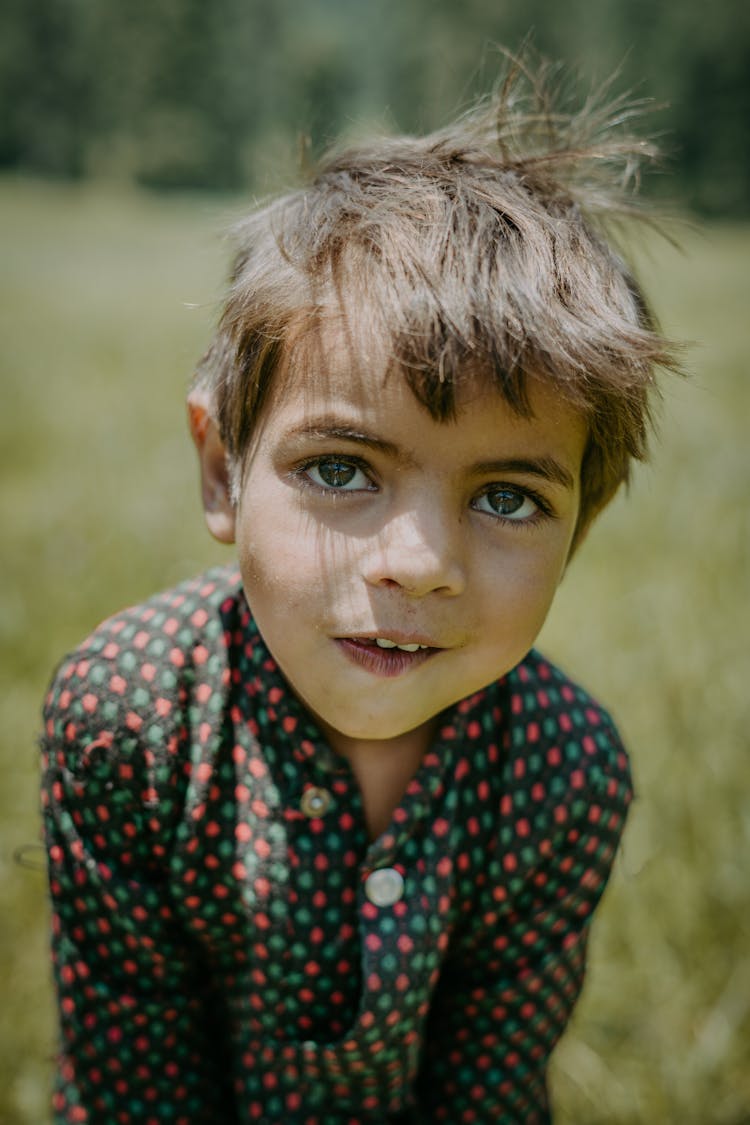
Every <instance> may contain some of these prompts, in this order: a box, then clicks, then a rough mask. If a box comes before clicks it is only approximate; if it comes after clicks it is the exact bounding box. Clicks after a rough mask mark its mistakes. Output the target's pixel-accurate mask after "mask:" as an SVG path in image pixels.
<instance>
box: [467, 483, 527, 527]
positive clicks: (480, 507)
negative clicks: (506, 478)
mask: <svg viewBox="0 0 750 1125" xmlns="http://www.w3.org/2000/svg"><path fill="white" fill-rule="evenodd" d="M473 506H474V507H475V508H476V510H477V511H479V512H489V513H490V514H491V515H493V516H501V517H502V518H503V519H507V520H517V521H519V522H522V521H523V520H527V519H531V517H532V516H534V515H535V514H536V513H537V512H538V511H539V507H540V506H539V504H538V503H537V502H536V501H535V500H533V499H532V498H531V496H529V495H528V493H526V492H521V491H520V490H519V489H517V488H508V487H507V485H503V486H498V487H494V486H493V487H491V488H488V489H487V491H486V492H483V493H482V495H481V496H478V497H477V499H476V500H475V502H474V505H473Z"/></svg>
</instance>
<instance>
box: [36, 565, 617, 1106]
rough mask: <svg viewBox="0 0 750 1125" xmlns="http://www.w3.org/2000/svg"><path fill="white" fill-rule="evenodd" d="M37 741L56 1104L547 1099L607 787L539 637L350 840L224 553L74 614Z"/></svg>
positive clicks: (606, 832)
mask: <svg viewBox="0 0 750 1125" xmlns="http://www.w3.org/2000/svg"><path fill="white" fill-rule="evenodd" d="M290 627H293V624H292V623H290ZM42 742H43V751H44V767H43V812H44V819H45V833H46V843H47V850H48V856H49V880H50V892H51V898H52V904H53V922H52V947H53V963H54V972H55V977H56V985H57V991H58V998H59V1013H60V1023H61V1042H60V1053H59V1058H58V1067H57V1078H56V1085H55V1092H54V1095H53V1105H54V1113H55V1121H56V1122H66V1123H72V1122H88V1123H90V1125H115V1123H116V1125H131V1123H138V1125H201V1123H206V1125H239V1123H242V1125H245V1123H249V1122H263V1123H264V1125H282V1123H283V1125H360V1123H362V1125H366V1123H370V1125H375V1123H383V1125H384V1123H396V1122H398V1123H400V1125H417V1123H422V1125H425V1123H438V1122H448V1123H450V1125H459V1123H464V1122H467V1123H469V1122H471V1123H476V1125H484V1123H487V1122H506V1123H513V1122H523V1123H524V1125H534V1123H544V1122H548V1121H549V1120H550V1109H549V1104H548V1096H547V1088H546V1079H545V1075H546V1069H547V1063H548V1059H549V1056H550V1052H551V1050H552V1048H553V1046H554V1045H555V1043H556V1042H557V1040H558V1038H559V1036H560V1034H561V1033H562V1031H563V1029H564V1027H565V1025H566V1023H567V1021H568V1019H569V1017H570V1013H571V1010H572V1008H573V1005H574V1003H575V1001H576V998H577V996H578V994H579V991H580V988H581V985H582V980H583V973H584V961H585V949H586V940H587V936H588V932H589V927H590V922H591V917H592V913H593V911H594V908H595V906H596V904H597V902H598V900H599V898H600V895H601V893H602V890H603V888H604V885H605V883H606V881H607V878H608V874H609V871H610V868H611V864H612V861H613V857H614V854H615V851H616V848H617V844H618V839H619V837H620V833H621V830H622V828H623V824H624V820H625V816H626V810H627V806H628V803H629V801H630V798H631V785H630V777H629V771H628V762H627V758H626V755H625V752H624V750H623V748H622V745H621V742H620V739H619V737H618V735H617V732H616V730H615V728H614V726H613V724H612V722H611V720H610V719H609V717H608V716H607V714H606V713H605V712H604V711H603V710H602V709H601V708H600V707H599V706H598V705H597V704H596V703H595V702H594V701H593V700H592V699H591V698H590V697H589V696H588V695H587V694H586V693H585V692H584V691H583V690H582V689H581V688H579V687H577V686H575V685H574V684H573V683H571V682H570V680H568V679H567V678H566V677H565V676H564V675H563V674H562V673H561V672H560V671H559V670H558V669H556V668H555V667H554V666H553V665H552V664H550V663H549V662H548V661H546V660H545V659H544V658H543V657H541V656H540V655H539V654H538V653H536V652H534V651H532V652H531V653H529V655H528V656H527V657H526V658H525V659H524V660H523V661H522V662H521V663H520V664H519V665H518V666H517V667H516V668H514V669H513V670H512V671H511V672H510V673H508V674H507V675H505V676H503V677H502V678H500V679H498V681H497V682H495V683H492V684H491V685H490V686H489V687H487V688H486V689H485V690H483V691H480V692H478V693H477V694H476V695H474V696H472V697H471V698H468V699H465V700H463V701H462V702H460V703H458V704H457V705H456V706H455V707H454V708H452V709H450V710H449V711H448V712H445V713H444V714H442V715H441V716H440V724H439V731H438V734H437V736H436V738H435V740H434V743H433V744H432V746H431V747H430V749H429V750H428V752H427V753H426V755H425V757H424V759H423V761H422V763H421V765H420V767H419V769H418V771H417V773H416V774H415V776H414V777H413V779H412V780H411V782H410V783H409V785H408V787H407V789H406V791H405V793H404V795H403V798H402V800H401V802H400V804H399V805H398V807H397V808H396V809H395V810H394V813H393V817H392V821H391V824H390V826H389V827H388V829H387V830H386V831H385V832H383V833H382V835H380V836H379V837H378V838H377V839H376V840H374V841H372V840H370V839H369V838H368V834H367V830H366V826H365V819H364V815H363V808H362V800H361V796H360V792H359V789H358V786H357V783H356V781H355V779H354V776H353V774H352V772H351V770H350V768H349V765H348V763H347V762H346V761H345V760H344V759H343V758H341V757H339V756H338V755H337V754H336V753H335V752H334V751H333V750H332V749H331V747H330V746H329V745H328V744H327V743H326V742H325V740H324V739H323V737H322V735H321V733H320V732H319V730H318V729H317V728H316V726H315V724H314V722H313V720H312V718H311V717H310V716H309V715H308V714H307V712H306V711H305V709H304V707H303V706H302V705H301V703H300V702H299V701H298V700H297V699H296V697H295V695H294V694H293V692H292V691H291V689H290V688H289V686H288V684H287V683H286V681H285V680H284V678H283V676H282V674H281V673H280V671H279V669H278V667H277V666H276V664H275V662H274V660H273V658H272V657H271V655H270V653H269V651H268V649H267V648H266V647H265V645H264V643H263V640H262V638H261V637H260V635H259V633H258V631H257V629H256V627H255V625H254V622H253V619H252V615H251V612H250V609H249V607H248V604H247V601H246V599H245V596H244V593H243V590H242V587H241V583H240V578H239V574H237V573H236V572H235V571H234V570H232V569H226V568H218V569H215V570H212V571H209V572H208V573H206V574H205V575H203V576H201V577H199V578H197V579H195V580H192V581H189V582H186V583H183V584H182V585H180V586H177V587H176V588H175V589H173V590H171V591H169V592H167V593H165V594H161V595H159V596H156V597H154V598H151V599H150V600H148V601H147V602H145V603H144V604H143V605H141V606H138V607H135V608H132V609H129V610H126V611H125V612H123V613H121V614H119V615H117V616H115V617H113V618H111V619H110V620H108V621H106V622H105V623H104V624H103V625H102V626H100V627H99V628H98V629H97V630H96V631H95V632H94V633H93V635H92V636H91V637H90V638H89V639H88V640H87V641H86V642H85V643H84V644H83V645H82V646H81V647H80V648H79V649H78V650H77V651H76V652H75V653H73V655H72V656H70V657H68V658H67V659H66V660H65V661H64V662H63V664H62V665H61V667H60V669H59V671H58V673H57V675H56V677H55V679H54V681H53V684H52V687H51V690H50V693H49V695H48V698H47V701H46V705H45V716H44V732H43V739H42Z"/></svg>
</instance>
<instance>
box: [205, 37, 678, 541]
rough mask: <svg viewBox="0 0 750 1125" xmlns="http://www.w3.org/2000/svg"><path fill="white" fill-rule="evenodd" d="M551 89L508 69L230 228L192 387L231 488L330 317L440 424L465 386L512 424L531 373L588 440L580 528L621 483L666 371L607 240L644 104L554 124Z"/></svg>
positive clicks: (633, 161)
mask: <svg viewBox="0 0 750 1125" xmlns="http://www.w3.org/2000/svg"><path fill="white" fill-rule="evenodd" d="M557 86H558V83H557V81H556V72H555V69H554V68H552V67H550V66H549V65H548V64H544V63H542V64H540V65H539V66H538V67H537V69H536V71H535V72H534V71H532V70H531V69H530V67H529V66H528V61H527V57H524V58H521V59H516V58H509V62H508V66H507V73H506V75H505V79H504V81H503V82H502V83H501V84H500V85H499V87H498V89H497V91H496V92H495V93H494V94H493V95H492V96H491V97H489V98H487V99H486V100H485V101H483V102H482V103H480V104H479V105H478V106H477V107H476V108H475V109H473V110H471V111H470V112H469V113H468V114H466V115H464V116H463V117H461V118H460V119H459V120H458V121H457V122H456V123H455V124H453V125H451V126H449V127H448V128H446V129H442V130H440V131H438V132H435V133H432V134H430V135H428V136H423V137H411V136H403V137H396V138H392V139H384V140H379V141H377V142H375V143H374V144H371V145H370V146H369V147H358V148H350V149H348V150H346V151H343V152H333V153H332V154H329V155H328V156H327V157H325V158H324V159H323V160H322V161H321V162H320V164H319V165H318V167H317V169H316V171H315V172H314V176H313V178H312V180H311V182H310V184H309V186H306V187H303V188H301V189H300V190H298V191H295V192H293V193H291V194H288V195H285V196H283V197H281V198H279V199H277V200H275V201H274V202H271V203H270V204H267V205H266V206H263V207H262V208H260V209H258V210H256V211H255V212H254V213H253V214H251V215H250V217H248V218H247V219H245V220H244V221H243V222H241V223H240V224H239V225H238V226H237V228H236V232H235V233H236V239H237V253H236V258H235V262H234V268H233V272H232V277H231V288H230V291H229V295H228V299H227V302H226V306H225V308H224V312H223V315H222V317H221V320H220V323H219V327H218V330H217V333H216V335H215V337H214V340H213V343H212V345H211V347H210V349H209V351H208V353H207V354H206V356H205V357H204V358H203V360H202V361H201V364H200V365H199V368H198V372H197V377H196V381H197V384H198V385H199V386H203V387H205V388H206V389H207V390H208V392H209V394H210V397H211V401H212V409H213V411H214V413H215V417H216V420H217V422H218V425H219V429H220V433H221V436H222V439H223V441H224V443H225V446H226V449H227V453H228V457H229V461H230V466H231V467H232V468H233V471H234V473H235V487H236V484H237V479H236V474H238V473H241V466H242V462H243V456H244V454H245V452H246V450H247V447H248V443H249V441H250V439H251V436H252V433H253V428H254V425H255V423H256V421H257V419H258V417H259V415H260V412H261V410H262V408H263V405H264V403H265V401H266V400H267V397H268V394H269V391H270V390H271V388H272V387H274V388H276V384H277V381H278V377H279V372H280V370H283V369H286V370H289V367H290V365H291V367H292V369H295V365H296V364H298V363H301V362H304V345H305V342H306V341H309V340H310V338H311V333H312V334H313V336H315V335H316V334H318V330H319V329H320V328H321V326H322V325H323V324H324V323H325V322H326V321H327V320H329V319H331V318H333V319H334V320H335V321H336V322H337V323H338V324H339V325H343V327H344V333H343V339H344V340H345V341H348V344H349V346H350V347H351V348H352V353H353V355H355V356H357V355H360V356H361V355H363V354H367V350H368V348H370V347H372V346H373V344H374V343H375V342H377V346H378V347H379V348H380V349H381V352H380V354H381V355H383V354H385V366H386V368H387V370H388V373H389V376H390V375H392V374H393V373H394V372H400V373H402V374H403V376H404V377H405V378H406V380H407V381H408V384H409V386H410V388H411V389H412V391H413V393H414V394H415V395H416V397H417V398H418V400H419V401H420V402H421V403H423V404H424V406H425V407H426V408H427V409H428V410H429V411H430V413H431V415H432V416H433V417H434V418H436V419H439V420H444V419H449V418H450V417H451V416H452V415H453V413H454V411H455V393H456V388H457V386H458V384H459V382H460V380H461V379H462V378H466V377H467V376H469V375H477V374H479V375H480V376H482V377H483V378H486V379H487V380H489V381H490V382H491V383H492V385H494V386H495V387H497V388H498V389H499V390H500V391H501V393H502V394H503V395H504V396H505V398H506V400H507V401H508V403H509V404H510V405H511V406H512V407H513V409H514V410H516V411H517V412H518V413H519V414H522V415H523V414H528V411H529V407H528V394H527V389H528V380H529V379H534V378H538V379H542V380H544V382H545V383H546V384H547V385H551V386H552V387H554V388H556V389H557V390H558V391H559V393H560V395H561V397H562V398H563V399H565V400H567V401H568V402H569V403H571V404H572V405H573V406H575V407H577V408H578V409H580V410H581V411H582V412H583V413H584V415H585V417H586V419H587V422H588V427H589V439H588V445H587V448H586V452H585V457H584V463H583V470H582V492H581V514H580V518H579V532H580V531H581V530H583V529H584V528H585V527H586V526H587V524H588V523H589V521H590V520H591V518H592V517H593V516H594V515H595V514H596V513H597V512H598V511H599V510H600V509H601V508H602V507H604V505H605V504H606V503H607V502H608V501H609V500H610V499H611V498H612V496H613V495H614V493H615V491H616V490H617V488H618V487H619V485H620V484H621V483H622V482H623V481H626V480H627V479H628V476H629V467H630V463H631V461H632V459H633V458H637V459H643V458H644V457H645V455H646V440H647V433H648V429H649V423H650V420H651V415H650V409H649V398H650V397H651V392H652V391H653V389H654V386H653V385H654V375H653V372H654V367H655V366H656V365H664V366H670V367H674V366H675V361H674V355H675V350H674V348H673V346H672V345H671V344H670V343H669V342H668V341H666V340H665V339H664V338H663V337H662V336H661V335H660V334H659V333H658V332H657V330H656V326H655V320H654V317H653V315H652V313H651V310H650V308H649V306H648V303H647V301H646V299H645V297H644V295H643V293H642V291H641V289H640V288H639V286H638V284H637V282H636V281H635V279H634V277H633V275H632V273H631V271H630V269H629V267H628V266H627V265H626V264H625V262H624V260H623V258H622V257H621V255H620V253H619V251H618V250H617V249H616V240H615V239H614V237H613V227H614V226H616V224H617V222H618V221H619V220H621V219H622V217H623V216H625V215H628V214H634V213H635V214H638V213H640V207H637V206H636V204H635V203H634V201H633V199H632V187H633V185H634V184H636V183H637V171H638V168H639V165H640V163H641V162H642V161H643V159H644V158H646V159H650V158H653V157H654V155H655V153H654V150H653V148H652V147H651V145H650V144H648V143H647V142H645V141H644V140H642V139H639V138H637V137H636V138H634V137H633V136H632V135H630V134H629V133H628V131H627V125H628V122H629V119H630V118H631V117H632V116H633V115H634V114H635V113H637V112H638V110H639V108H640V107H639V106H638V104H637V103H632V102H629V101H627V100H626V99H624V98H618V99H615V100H611V101H609V102H607V101H606V100H605V99H603V98H602V97H598V98H590V99H589V100H588V102H587V104H585V105H584V107H583V108H582V109H579V110H577V111H573V112H566V111H565V109H564V107H563V108H561V107H560V104H559V101H557V102H556V98H557V97H558V95H559V90H558V89H557ZM339 336H341V334H339ZM300 345H301V346H300ZM363 345H364V348H363ZM383 348H384V349H385V352H384V353H383V351H382V349H383ZM282 361H283V362H282Z"/></svg>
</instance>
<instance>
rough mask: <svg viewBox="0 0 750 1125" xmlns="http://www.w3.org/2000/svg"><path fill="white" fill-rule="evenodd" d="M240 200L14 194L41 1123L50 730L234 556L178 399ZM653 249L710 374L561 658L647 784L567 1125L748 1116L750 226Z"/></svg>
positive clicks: (665, 445)
mask: <svg viewBox="0 0 750 1125" xmlns="http://www.w3.org/2000/svg"><path fill="white" fill-rule="evenodd" d="M229 216H231V208H230V206H229V204H227V203H226V202H225V201H217V200H211V199H208V200H206V199H203V198H192V199H191V198H178V199H174V198H173V199H164V198H158V199H156V198H150V197H144V196H137V195H128V194H117V193H114V192H111V191H110V192H104V191H102V190H99V191H94V190H92V189H90V188H85V187H83V188H64V187H59V186H58V187H53V186H49V185H44V184H37V183H29V182H19V181H13V180H6V181H0V237H1V245H2V256H1V257H0V287H1V294H0V341H1V343H0V347H1V349H2V352H1V359H2V367H1V372H2V374H1V376H0V377H1V378H2V390H3V409H2V411H0V434H1V436H2V445H1V446H0V456H2V461H3V473H4V479H3V488H2V493H1V494H0V505H2V507H1V509H0V511H1V513H2V527H3V540H4V545H3V552H2V562H3V581H2V586H0V629H1V630H2V639H3V651H2V679H3V691H2V697H1V704H0V705H1V706H2V720H1V722H0V732H1V735H0V737H1V739H2V742H1V744H0V755H1V757H0V761H1V763H2V771H3V778H4V784H3V786H2V788H1V789H0V832H1V836H0V986H1V988H2V1002H1V1003H0V1121H2V1122H3V1125H44V1122H46V1121H47V1120H48V1118H47V1110H46V1105H47V1091H48V1084H49V1076H50V1065H49V1059H50V1056H51V1054H52V1051H53V1050H54V1026H53V1012H52V1003H51V995H50V986H49V971H48V962H47V952H46V940H47V939H46V924H47V920H46V902H45V885H44V877H43V875H42V873H41V871H40V870H39V862H40V856H39V853H38V851H35V850H34V848H33V847H31V848H29V849H28V850H26V851H25V852H24V865H19V864H18V863H17V862H14V858H13V857H14V851H15V850H16V849H18V848H19V847H20V846H22V845H26V844H31V845H33V844H34V842H35V841H36V840H37V839H38V819H37V811H36V805H37V796H36V791H37V761H36V747H35V737H36V732H37V727H38V717H37V716H38V707H39V702H40V699H41V696H42V694H43V691H44V687H45V684H46V681H47V679H48V677H49V674H50V672H51V669H52V667H53V664H54V663H55V662H56V661H57V659H58V658H59V657H60V656H61V655H62V653H63V652H64V651H65V650H66V649H68V648H70V647H72V646H73V645H74V644H76V643H77V642H78V641H79V640H80V639H81V638H82V636H83V635H84V634H85V633H86V632H87V631H88V630H89V629H90V628H91V627H92V626H93V625H94V624H96V622H97V621H99V620H100V619H101V618H102V617H104V616H105V615H107V614H109V613H110V612H112V611H114V610H115V609H117V608H119V607H121V606H123V605H125V604H127V603H131V602H134V601H136V600H137V599H139V598H141V597H143V596H145V595H147V594H148V593H151V592H153V591H154V590H156V589H158V588H160V587H163V586H166V585H169V584H170V583H172V582H174V581H176V580H177V579H179V578H180V577H183V576H186V575H188V574H190V573H192V572H194V571H196V570H198V569H199V568H201V567H202V566H204V565H206V564H208V563H210V562H214V561H217V560H223V559H225V558H228V556H227V555H225V554H224V552H223V551H222V550H221V549H220V548H219V547H218V546H215V545H212V544H211V542H210V540H209V539H208V536H207V534H206V533H205V532H204V531H203V528H202V522H201V517H200V514H199V506H198V488H197V476H196V472H195V469H194V466H193V463H192V455H191V451H190V448H189V445H188V441H187V439H186V437H185V433H184V430H185V427H184V424H183V407H182V397H183V393H184V387H185V383H186V380H187V378H188V376H189V374H190V371H191V365H192V364H193V362H194V361H195V359H196V357H197V356H198V355H199V354H200V352H201V349H202V346H203V344H204V343H205V341H206V339H207V336H208V331H209V326H210V323H211V320H212V315H213V310H214V302H215V298H216V296H217V293H218V291H219V288H220V282H221V277H222V274H223V270H224V260H223V251H222V247H221V245H220V242H219V238H218V235H219V233H220V231H221V230H222V229H223V227H224V225H225V223H226V220H227V218H228V217H229ZM683 243H684V247H685V250H684V253H683V254H680V253H678V252H676V251H675V250H673V249H672V248H670V247H669V246H668V245H667V244H666V243H664V242H660V241H655V242H654V244H653V245H651V246H650V247H648V248H645V247H644V248H642V249H641V251H640V253H639V258H640V260H641V263H642V268H641V272H642V274H643V277H644V279H645V281H646V284H647V288H648V289H649V291H650V292H651V293H652V295H653V296H654V298H655V300H656V304H657V306H658V308H659V310H660V312H661V315H662V320H663V323H664V327H665V328H666V330H667V331H668V332H670V333H672V334H673V335H676V336H678V337H689V338H691V339H692V340H694V341H696V346H695V347H694V348H693V349H692V350H691V351H690V352H689V355H688V367H689V369H690V371H691V373H692V378H691V379H689V380H687V381H684V382H683V381H681V380H678V379H675V378H670V379H668V380H667V381H666V382H665V388H664V389H665V405H664V411H663V420H662V425H661V429H662V440H661V443H660V445H659V447H658V449H657V451H656V453H655V457H654V461H653V465H652V467H650V468H649V469H646V470H643V471H640V472H639V473H638V474H637V478H636V481H635V483H634V486H633V488H632V489H631V494H630V496H629V497H627V498H622V499H618V501H617V502H616V503H615V504H614V505H613V506H612V508H611V509H610V510H609V511H608V512H607V513H605V515H604V516H603V517H602V519H601V521H600V523H599V525H598V526H597V527H595V528H594V530H593V531H592V533H591V535H590V538H589V541H588V542H587V543H586V545H585V546H584V549H583V551H582V553H581V555H580V557H579V558H576V560H575V561H574V563H573V565H572V567H571V569H570V572H569V574H568V576H567V577H566V580H565V582H564V584H563V588H562V589H561V591H560V597H559V601H558V603H557V605H556V606H555V608H554V610H553V613H552V615H551V617H550V620H549V621H548V623H547V626H546V627H545V631H544V635H543V638H542V642H541V643H542V647H546V649H547V651H548V652H549V654H550V655H551V656H552V657H554V658H555V659H557V660H558V661H559V662H561V663H562V664H563V665H564V667H566V669H567V670H568V671H569V672H571V673H572V674H573V675H574V676H576V677H577V678H578V679H580V680H581V681H582V682H583V683H585V684H586V685H587V686H588V687H589V688H590V690H592V691H593V692H594V694H596V695H598V696H600V697H601V698H602V699H603V700H605V701H606V703H607V704H608V705H609V707H610V709H611V710H612V711H613V713H614V715H615V717H616V718H617V720H618V722H619V724H620V726H621V728H622V730H623V732H624V734H625V737H626V741H627V742H628V744H629V746H630V750H631V755H632V759H633V767H634V773H635V778H636V784H637V789H638V798H637V801H636V803H635V806H634V808H633V813H632V817H631V821H630V824H629V827H628V830H627V833H626V839H625V846H624V849H623V851H622V853H621V856H620V859H619V861H618V864H617V867H616V872H615V875H614V878H613V882H612V885H611V888H610V891H609V893H608V895H607V897H606V899H605V903H604V906H603V908H602V910H601V913H600V919H599V924H598V927H595V932H594V938H593V942H592V949H591V962H590V973H589V978H588V983H587V986H586V990H585V993H584V997H583V999H582V1001H581V1003H580V1006H579V1008H578V1010H577V1014H576V1018H575V1021H574V1023H573V1025H572V1027H571V1029H570V1031H569V1032H568V1034H567V1036H566V1038H565V1039H564V1041H563V1043H562V1044H561V1046H560V1048H559V1050H558V1053H557V1057H556V1063H555V1067H554V1091H555V1098H556V1103H557V1107H558V1115H557V1121H558V1125H636V1123H638V1125H672V1123H674V1125H748V1123H749V1122H750V858H749V857H750V754H749V753H748V751H749V749H750V746H749V743H750V739H749V737H748V732H749V731H750V644H749V643H748V642H749V638H750V596H749V595H750V514H749V513H750V503H749V502H750V454H749V453H748V448H749V443H748V436H747V431H748V428H749V425H750V380H748V378H747V375H746V367H747V364H748V358H749V357H750V331H749V329H748V321H749V317H748V308H749V307H750V271H748V265H747V263H748V261H749V260H750V229H742V228H736V227H731V228H730V227H726V228H722V227H711V228H708V229H703V230H698V231H692V232H687V233H686V234H685V236H684V238H683Z"/></svg>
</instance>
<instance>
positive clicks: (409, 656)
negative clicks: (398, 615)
mask: <svg viewBox="0 0 750 1125" xmlns="http://www.w3.org/2000/svg"><path fill="white" fill-rule="evenodd" d="M336 641H337V643H338V644H339V645H340V646H341V648H342V649H343V651H344V652H345V654H346V655H347V656H348V657H349V659H350V660H352V661H354V663H355V664H359V665H360V667H363V668H366V669H367V670H368V671H370V672H372V673H374V674H375V675H380V676H398V675H400V674H401V673H402V672H406V671H407V670H408V669H410V668H415V667H417V666H418V665H420V664H424V662H425V661H426V660H429V658H430V657H431V656H434V655H435V654H436V653H438V652H440V651H441V649H439V648H437V647H436V646H434V645H430V644H428V643H427V642H425V641H422V640H412V639H408V640H405V639H404V640H402V639H401V638H399V639H398V640H397V639H396V638H395V637H394V636H390V637H388V636H377V637H337V638H336Z"/></svg>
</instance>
